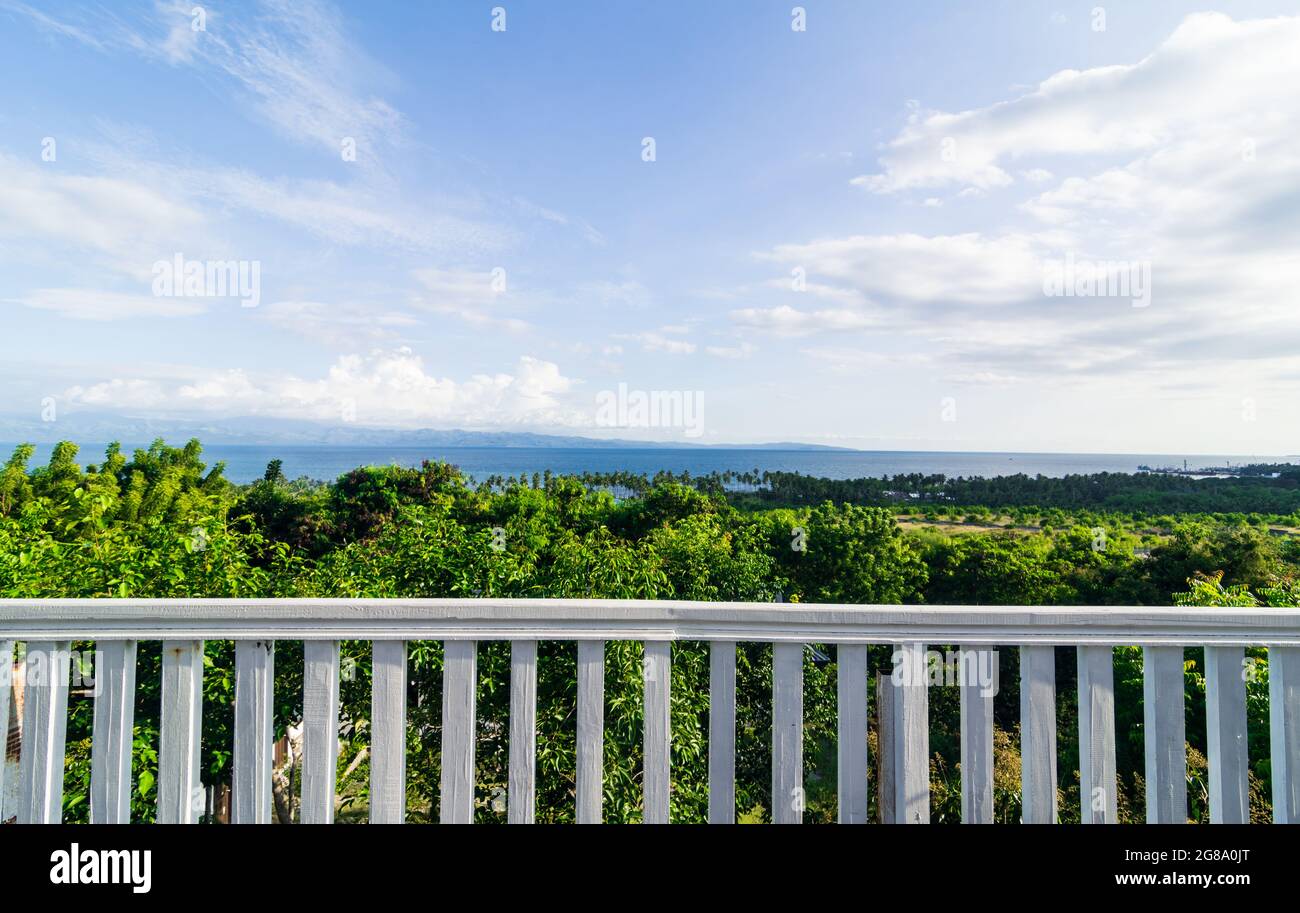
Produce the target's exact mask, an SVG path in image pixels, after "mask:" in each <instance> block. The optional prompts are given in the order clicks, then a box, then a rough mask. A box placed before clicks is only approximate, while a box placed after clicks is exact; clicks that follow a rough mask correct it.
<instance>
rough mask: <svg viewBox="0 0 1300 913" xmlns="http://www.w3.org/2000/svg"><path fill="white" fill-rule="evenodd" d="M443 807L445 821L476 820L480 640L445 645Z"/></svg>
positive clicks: (442, 816) (443, 683) (441, 811)
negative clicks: (477, 691) (475, 736)
mask: <svg viewBox="0 0 1300 913" xmlns="http://www.w3.org/2000/svg"><path fill="white" fill-rule="evenodd" d="M443 650H444V653H443V655H444V660H443V675H442V807H441V809H440V816H439V820H440V821H441V822H442V823H443V824H473V823H474V733H475V729H476V722H475V715H474V705H475V696H476V695H475V692H476V690H477V688H478V641H474V640H449V641H446V642H445V643H444V645H443Z"/></svg>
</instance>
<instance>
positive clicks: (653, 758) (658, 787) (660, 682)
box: [641, 640, 672, 824]
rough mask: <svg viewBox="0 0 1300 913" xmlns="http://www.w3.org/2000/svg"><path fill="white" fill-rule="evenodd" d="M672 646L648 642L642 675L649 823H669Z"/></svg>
mask: <svg viewBox="0 0 1300 913" xmlns="http://www.w3.org/2000/svg"><path fill="white" fill-rule="evenodd" d="M671 651H672V644H670V643H668V642H667V641H654V640H652V641H647V642H646V645H645V659H644V663H643V674H644V677H645V726H644V729H643V734H642V737H643V740H644V744H643V748H644V755H645V761H644V768H645V772H644V779H643V780H642V783H641V786H642V791H643V800H642V801H643V804H644V806H645V813H644V816H643V819H642V820H643V821H644V822H645V823H646V824H667V823H668V807H669V795H668V794H669V790H670V788H671V786H670V784H671V782H672V781H671V775H670V769H671V767H670V765H671V751H672V720H671V708H670V695H671V691H672V652H671Z"/></svg>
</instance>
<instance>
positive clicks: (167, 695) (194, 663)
mask: <svg viewBox="0 0 1300 913" xmlns="http://www.w3.org/2000/svg"><path fill="white" fill-rule="evenodd" d="M202 729H203V641H201V640H165V641H163V645H162V732H161V733H160V735H159V743H160V744H159V748H158V815H157V820H158V823H159V824H194V823H196V822H197V821H198V820H199V818H200V816H202V814H203V809H204V804H205V798H206V797H205V796H204V793H203V784H202V782H201V780H200V776H199V752H200V740H201V738H202V734H203V733H202Z"/></svg>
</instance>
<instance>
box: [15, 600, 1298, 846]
mask: <svg viewBox="0 0 1300 913" xmlns="http://www.w3.org/2000/svg"><path fill="white" fill-rule="evenodd" d="M141 640H146V641H147V640H160V641H163V661H162V718H161V735H160V743H161V744H160V746H159V773H158V812H157V820H158V821H160V822H191V821H194V820H196V818H197V816H198V815H199V814H201V812H202V803H199V804H197V805H196V803H195V802H194V798H193V797H194V796H195V795H196V794H201V790H202V787H201V785H200V781H199V746H200V739H201V737H202V733H201V721H202V692H203V689H202V678H203V642H204V641H205V640H233V641H235V642H236V672H235V676H236V696H235V733H234V738H235V745H234V747H235V754H234V769H233V801H232V820H234V821H235V822H266V821H269V820H270V816H271V802H272V798H271V765H272V707H273V693H272V691H273V684H272V683H273V681H274V675H273V667H274V644H275V641H277V640H298V641H304V642H305V669H304V699H303V725H304V747H303V760H302V765H303V766H302V796H301V819H302V821H304V822H308V823H327V822H330V821H332V820H333V817H334V808H335V795H334V794H335V773H336V769H337V759H338V722H339V720H338V709H339V642H340V641H342V640H369V641H373V672H372V697H371V701H372V722H371V726H372V729H371V735H370V739H371V748H370V751H371V758H370V820H371V821H372V822H377V823H380V822H382V823H394V822H400V821H402V820H403V818H404V815H405V794H406V790H405V785H406V642H407V641H413V640H441V641H444V642H445V648H446V652H445V663H444V673H443V674H444V680H443V707H442V714H443V730H442V744H441V751H442V759H443V763H442V789H441V808H440V818H441V820H442V821H443V822H445V823H468V822H470V821H472V820H473V811H474V743H475V691H476V681H477V664H476V656H477V651H476V643H477V641H480V640H498V641H502V640H504V641H510V642H511V664H510V669H511V672H510V741H509V751H510V755H509V788H508V792H507V801H508V818H509V820H510V821H511V822H517V823H527V822H531V821H532V820H533V805H534V777H535V773H534V768H535V763H534V760H535V759H534V754H535V752H534V749H535V723H536V693H537V642H538V641H539V640H572V641H577V643H578V666H577V692H578V693H577V707H578V716H577V724H576V726H577V771H576V806H577V819H578V821H579V822H598V821H600V820H601V796H602V789H601V783H602V780H601V778H602V746H603V728H604V722H603V721H604V652H603V647H602V645H603V643H604V642H605V641H610V640H623V641H628V640H636V641H644V642H645V729H644V740H645V758H644V780H643V788H644V818H645V821H647V822H651V823H658V822H666V821H667V820H668V809H669V783H670V778H669V755H670V751H669V749H670V744H671V727H670V719H669V690H670V680H671V678H670V652H669V644H670V642H671V641H674V640H687V641H707V642H709V644H710V677H709V688H710V714H709V736H708V738H709V743H708V744H709V756H708V776H709V820H710V821H711V822H715V823H724V822H732V821H734V819H735V787H734V767H735V695H736V643H737V642H749V641H757V642H770V643H772V644H774V654H773V663H772V670H773V672H772V675H773V682H772V708H773V725H772V795H773V797H774V799H773V806H774V807H773V809H772V818H773V820H774V821H776V822H779V823H792V822H798V821H799V820H800V817H801V810H802V807H803V806H802V801H801V799H802V789H803V785H802V771H803V759H802V753H803V744H802V741H803V740H802V728H803V663H802V651H803V647H802V645H803V644H807V643H827V644H830V643H833V644H836V645H837V648H838V649H837V653H838V662H839V675H838V681H839V685H838V688H839V691H838V701H839V735H840V737H839V765H838V767H839V818H840V820H841V822H845V823H861V822H865V821H866V820H867V788H868V787H867V777H868V760H867V738H866V735H867V706H868V700H867V647H868V645H871V644H896V645H899V646H900V647H901V652H900V653H898V654H896V656H897V657H901V658H903V659H907V658H909V657H910V658H911V659H913V660H919V658H920V657H921V655H922V653H923V650H924V646H923V645H926V644H934V645H959V646H960V647H961V648H962V651H963V658H968V659H971V660H980V659H983V660H984V661H985V662H988V661H989V660H990V659H992V660H993V661H994V664H996V657H988V656H984V657H981V656H979V653H980V652H982V651H992V650H993V649H994V648H996V647H997V646H1008V645H1010V646H1018V647H1019V649H1020V676H1021V687H1020V712H1021V758H1022V770H1021V774H1022V807H1023V820H1024V821H1025V822H1027V823H1028V822H1032V823H1048V822H1052V821H1055V820H1056V816H1057V808H1056V804H1057V776H1056V755H1057V752H1056V733H1057V724H1056V693H1055V691H1056V674H1055V658H1054V651H1053V649H1052V648H1053V647H1056V646H1073V647H1076V648H1077V649H1078V669H1079V674H1078V693H1079V729H1080V732H1079V745H1080V752H1079V755H1080V757H1079V770H1080V772H1081V783H1080V787H1081V788H1080V795H1081V797H1082V804H1083V809H1082V812H1083V820H1084V821H1087V822H1097V823H1102V822H1113V821H1115V820H1116V771H1115V691H1114V674H1113V663H1112V652H1111V647H1113V646H1117V645H1132V646H1140V647H1142V648H1144V676H1145V701H1144V707H1145V711H1144V712H1145V733H1144V737H1145V740H1146V790H1147V820H1148V821H1151V822H1162V823H1163V822H1179V823H1181V822H1183V821H1185V820H1186V818H1187V793H1186V771H1187V763H1186V756H1185V753H1184V744H1185V730H1184V725H1185V724H1184V708H1183V648H1184V647H1205V663H1206V684H1207V708H1206V711H1207V712H1206V717H1207V728H1208V733H1207V744H1208V748H1209V759H1208V760H1209V793H1210V816H1211V820H1212V821H1214V822H1215V823H1234V822H1247V821H1249V820H1250V809H1249V804H1248V782H1247V770H1248V768H1247V743H1246V687H1245V671H1244V670H1245V663H1244V653H1243V647H1246V646H1267V647H1268V648H1269V697H1270V734H1271V757H1272V777H1273V813H1274V820H1275V821H1277V822H1279V823H1283V822H1300V610H1294V609H1217V608H1216V609H1210V608H1013V607H950V606H926V607H913V606H844V605H788V604H778V605H771V604H753V603H690V602H657V601H623V600H564V599H555V600H527V599H477V600H464V599H355V600H331V599H265V600H205V599H182V600H66V599H53V600H0V668H5V669H7V668H8V666H9V663H10V660H11V657H12V655H13V650H14V646H15V644H16V643H18V642H26V643H27V651H28V654H29V655H31V654H33V653H37V654H43V655H46V656H53V657H58V656H64V657H66V656H67V654H68V653H69V651H70V649H71V644H72V642H73V641H95V642H96V650H97V652H98V654H99V668H97V669H96V670H95V674H96V676H97V678H98V679H99V681H98V683H97V696H96V698H95V715H94V729H93V736H92V777H91V820H92V821H95V822H103V823H114V822H124V821H127V820H128V819H129V810H130V789H131V750H132V724H133V706H134V692H135V651H136V643H137V642H138V641H141ZM60 667H61V668H62V673H61V674H59V675H55V676H51V677H50V678H49V680H48V681H47V682H46V684H45V685H44V686H43V687H29V688H28V689H27V693H26V700H25V705H24V709H23V721H24V725H23V741H22V748H21V785H20V806H19V810H18V818H19V820H20V821H22V822H57V821H59V820H60V817H61V808H62V793H63V768H64V738H65V727H66V722H67V709H68V677H67V671H68V670H67V664H66V662H65V663H63V664H59V663H55V664H54V665H53V666H52V668H56V669H57V668H60ZM922 667H923V663H920V662H916V663H914V665H913V668H922ZM892 692H893V693H892V697H891V698H890V701H891V708H892V709H891V711H890V714H889V716H890V718H891V720H892V722H891V727H892V729H893V732H892V735H891V738H890V739H888V740H886V741H884V742H882V744H892V748H891V749H888V750H890V751H891V752H892V765H891V766H892V769H893V771H894V774H893V778H894V783H893V787H892V792H891V795H890V796H889V800H890V801H889V802H887V803H886V804H887V805H892V812H891V820H894V821H898V822H908V823H914V822H927V821H928V820H929V816H930V811H929V801H930V796H929V736H928V697H927V691H926V685H925V684H924V682H923V681H918V680H912V681H903V682H901V683H899V684H895V685H894V686H893V687H892ZM8 700H9V688H7V687H4V688H0V720H5V719H7V718H8V713H9V708H8V706H7V704H8ZM992 711H993V695H992V693H991V692H990V691H989V690H988V689H986V688H981V687H979V686H978V685H977V684H975V683H967V682H963V683H962V685H961V760H962V763H961V773H962V784H961V788H962V814H963V820H964V821H968V822H989V821H991V820H992V819H993V712H992ZM0 762H3V746H2V745H0ZM2 770H3V764H2V763H0V771H2Z"/></svg>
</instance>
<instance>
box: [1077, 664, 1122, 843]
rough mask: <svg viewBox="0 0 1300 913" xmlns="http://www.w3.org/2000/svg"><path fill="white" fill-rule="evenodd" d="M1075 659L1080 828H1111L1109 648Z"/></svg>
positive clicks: (1113, 790) (1112, 735)
mask: <svg viewBox="0 0 1300 913" xmlns="http://www.w3.org/2000/svg"><path fill="white" fill-rule="evenodd" d="M1078 655H1079V802H1080V804H1081V806H1082V809H1081V812H1082V818H1081V820H1082V821H1083V823H1084V824H1115V823H1116V821H1117V819H1118V813H1117V810H1116V807H1117V799H1118V797H1117V796H1116V778H1115V665H1114V649H1113V648H1112V647H1109V646H1102V647H1098V646H1091V645H1089V646H1083V647H1079V648H1078Z"/></svg>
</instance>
